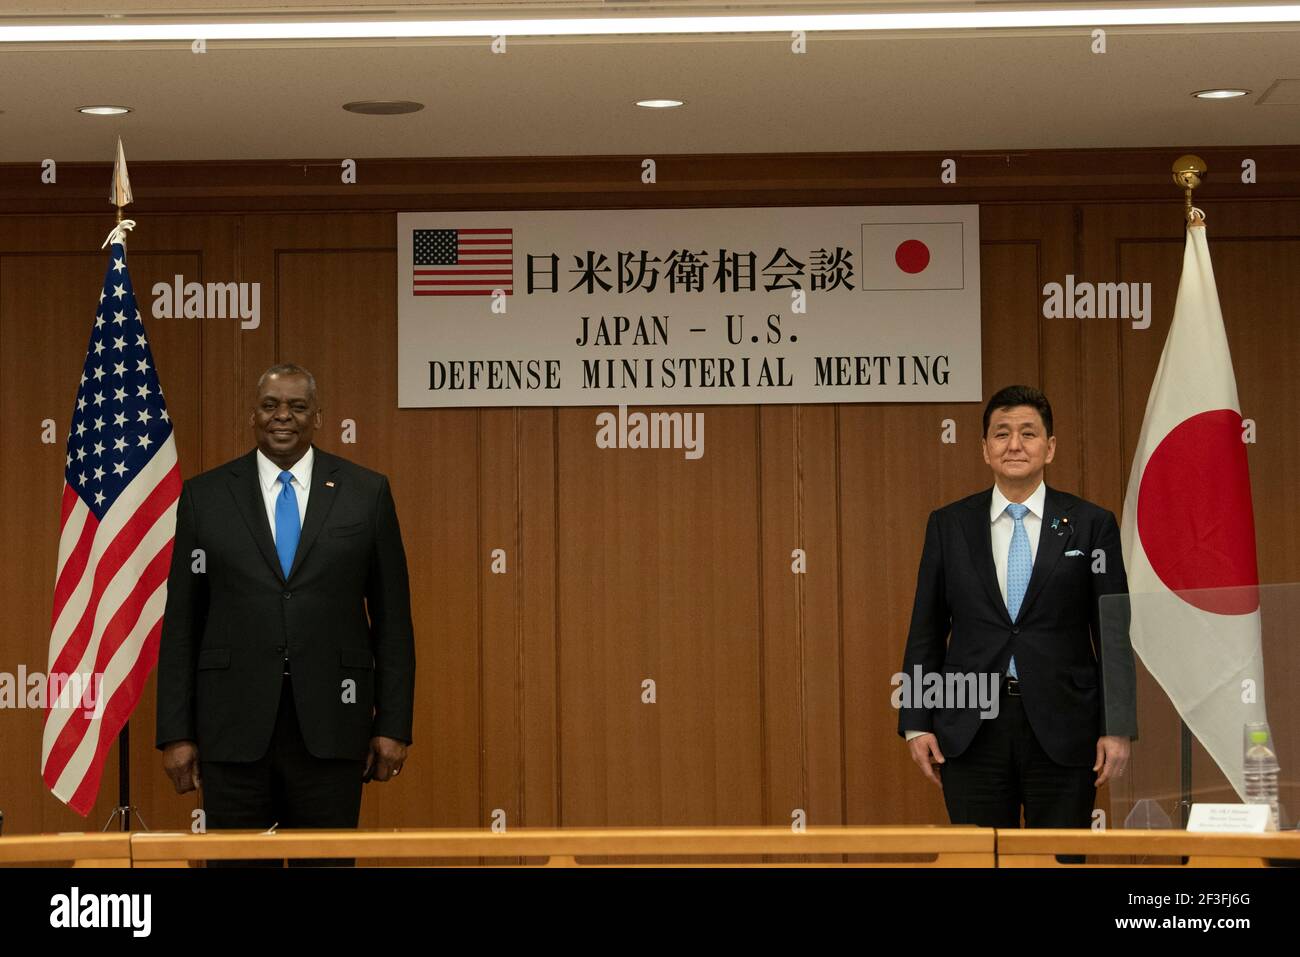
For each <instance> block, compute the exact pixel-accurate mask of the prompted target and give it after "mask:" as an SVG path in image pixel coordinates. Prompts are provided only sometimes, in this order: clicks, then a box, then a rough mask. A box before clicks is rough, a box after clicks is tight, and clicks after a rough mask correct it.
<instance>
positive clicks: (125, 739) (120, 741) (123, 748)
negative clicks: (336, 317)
mask: <svg viewBox="0 0 1300 957" xmlns="http://www.w3.org/2000/svg"><path fill="white" fill-rule="evenodd" d="M131 199H132V196H131V181H130V180H129V179H128V178H127V174H126V153H125V152H124V151H123V149H122V137H120V136H119V137H118V138H117V156H116V157H115V158H114V160H113V185H112V187H111V188H110V190H109V194H108V201H109V202H110V203H112V204H113V205H114V206H116V207H117V225H118V226H119V227H120V226H121V225H122V207H123V206H125V205H126V204H127V203H129V202H131ZM122 248H123V250H125V249H126V245H125V238H123V246H122ZM133 810H135V809H134V808H132V807H131V719H130V718H128V719H127V720H126V722H125V723H123V725H122V730H121V731H119V732H118V733H117V807H115V808H113V813H112V814H111V815H110V816H109V818H108V823H107V824H105V825H104V830H106V831H107V830H108V829H109V828H110V827H111V826H112V824H113V818H115V817H119V816H120V818H121V828H122V831H123V832H128V831H130V830H131V812H132V811H133ZM136 813H137V814H139V813H140V812H139V811H136ZM141 822H142V823H143V818H142V819H141ZM146 830H147V828H146Z"/></svg>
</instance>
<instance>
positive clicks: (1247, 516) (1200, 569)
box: [1120, 224, 1265, 798]
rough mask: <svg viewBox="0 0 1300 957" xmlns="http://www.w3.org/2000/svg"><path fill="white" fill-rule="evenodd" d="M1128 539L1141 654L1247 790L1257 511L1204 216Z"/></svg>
mask: <svg viewBox="0 0 1300 957" xmlns="http://www.w3.org/2000/svg"><path fill="white" fill-rule="evenodd" d="M1120 537H1121V539H1122V541H1123V546H1124V565H1125V568H1126V569H1127V571H1128V585H1129V594H1130V601H1131V604H1132V623H1131V625H1130V635H1131V637H1132V640H1133V649H1134V650H1135V651H1136V652H1137V653H1138V655H1139V656H1140V657H1141V658H1142V663H1143V664H1144V665H1146V667H1147V670H1148V671H1150V672H1151V674H1152V676H1153V677H1154V678H1155V679H1156V681H1158V682H1159V683H1160V686H1161V687H1162V688H1163V689H1164V690H1165V693H1166V694H1167V695H1168V696H1169V700H1170V701H1171V702H1172V703H1173V705H1174V707H1175V708H1177V709H1178V713H1179V715H1180V716H1181V717H1182V719H1183V721H1184V722H1185V723H1186V724H1187V727H1188V728H1189V729H1190V730H1191V732H1192V734H1194V735H1195V736H1196V738H1197V740H1199V741H1200V742H1201V744H1202V745H1204V746H1205V750H1206V751H1208V752H1209V753H1210V756H1211V757H1212V758H1214V760H1215V762H1216V763H1217V764H1218V765H1219V767H1220V768H1221V769H1222V771H1223V773H1224V775H1225V776H1226V777H1227V779H1228V780H1229V781H1230V782H1231V783H1232V786H1233V787H1234V788H1235V789H1236V791H1237V793H1238V794H1240V795H1242V796H1243V798H1244V796H1245V783H1244V781H1245V778H1244V771H1243V767H1242V757H1243V756H1242V729H1243V726H1244V725H1245V723H1246V722H1250V721H1263V720H1265V715H1264V663H1263V655H1262V652H1261V645H1260V616H1259V572H1258V569H1257V567H1256V563H1255V516H1254V507H1253V505H1252V502H1251V495H1250V472H1249V470H1248V469H1247V464H1246V446H1245V444H1244V443H1243V442H1242V420H1241V406H1240V405H1239V404H1238V400H1237V382H1236V379H1235V377H1234V376H1233V373H1232V357H1231V356H1230V355H1229V353H1228V337H1227V334H1226V333H1225V331H1224V327H1223V314H1222V312H1220V310H1219V293H1218V290H1217V288H1216V286H1215V282H1214V270H1213V268H1212V267H1211V265H1210V248H1209V245H1208V244H1207V243H1206V240H1205V226H1204V225H1203V224H1202V225H1193V226H1190V227H1189V228H1188V230H1187V242H1186V247H1185V251H1184V254H1183V274H1182V278H1181V279H1180V280H1179V283H1178V298H1177V300H1176V302H1175V304H1174V318H1173V323H1172V324H1171V325H1170V327H1169V336H1168V338H1167V339H1166V340H1165V349H1164V352H1163V353H1162V354H1161V356H1160V365H1159V366H1158V367H1157V369H1156V377H1155V381H1154V382H1153V383H1152V384H1151V395H1150V397H1149V398H1148V399H1147V410H1146V417H1145V418H1144V419H1143V420H1142V434H1141V435H1140V436H1139V438H1138V444H1137V451H1136V453H1135V454H1134V457H1133V471H1132V473H1131V474H1130V475H1129V483H1128V494H1127V495H1126V496H1125V497H1124V518H1123V521H1122V523H1121V525H1120Z"/></svg>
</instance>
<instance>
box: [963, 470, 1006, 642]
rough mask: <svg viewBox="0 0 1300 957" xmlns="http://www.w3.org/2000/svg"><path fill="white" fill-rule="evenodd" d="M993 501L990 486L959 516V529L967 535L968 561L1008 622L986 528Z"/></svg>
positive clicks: (991, 535) (991, 539) (999, 612)
mask: <svg viewBox="0 0 1300 957" xmlns="http://www.w3.org/2000/svg"><path fill="white" fill-rule="evenodd" d="M992 502H993V489H992V488H990V489H989V490H988V491H987V492H985V493H984V494H982V495H980V496H979V498H977V499H975V500H974V501H973V502H972V504H971V506H970V508H968V509H966V511H965V513H964V514H963V516H962V531H963V533H964V534H965V536H966V544H967V545H968V546H969V547H970V552H971V560H972V561H973V562H974V563H975V570H976V572H977V573H978V574H979V579H980V581H981V582H983V583H984V590H985V591H987V592H988V595H989V600H990V601H991V602H992V603H993V606H994V607H995V608H996V609H997V611H998V614H1000V615H1001V616H1002V617H1003V618H1005V619H1006V620H1007V622H1008V623H1010V621H1011V616H1010V615H1009V614H1007V602H1006V599H1005V598H1004V597H1003V595H1002V589H1000V588H999V587H998V571H997V568H996V567H995V566H994V565H993V533H992V531H991V529H990V527H989V526H990V522H989V506H990V505H991V504H992Z"/></svg>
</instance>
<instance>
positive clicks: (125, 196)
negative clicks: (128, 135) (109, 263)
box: [100, 136, 135, 249]
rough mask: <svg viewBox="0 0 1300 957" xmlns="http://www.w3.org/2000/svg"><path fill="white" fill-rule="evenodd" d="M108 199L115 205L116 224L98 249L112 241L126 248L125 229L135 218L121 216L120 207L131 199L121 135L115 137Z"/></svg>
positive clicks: (131, 224) (132, 224)
mask: <svg viewBox="0 0 1300 957" xmlns="http://www.w3.org/2000/svg"><path fill="white" fill-rule="evenodd" d="M108 201H109V202H110V203H112V204H113V205H114V206H116V207H117V225H116V226H114V227H113V230H112V232H110V233H109V234H108V238H107V239H105V240H104V243H103V245H102V246H100V249H103V248H104V246H108V245H111V244H112V243H121V244H122V248H123V249H125V248H126V231H127V230H128V229H131V228H133V227H134V226H135V220H133V219H126V220H124V219H123V218H122V207H123V206H125V205H126V204H127V203H130V202H132V201H133V197H132V196H131V177H129V176H128V175H127V172H126V151H125V150H123V149H122V137H120V136H119V137H118V138H117V157H116V158H115V159H114V160H113V185H112V186H111V187H109V190H108Z"/></svg>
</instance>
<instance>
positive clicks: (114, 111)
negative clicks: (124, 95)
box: [77, 106, 131, 116]
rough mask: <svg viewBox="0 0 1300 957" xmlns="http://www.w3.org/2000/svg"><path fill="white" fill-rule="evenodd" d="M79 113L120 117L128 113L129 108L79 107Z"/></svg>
mask: <svg viewBox="0 0 1300 957" xmlns="http://www.w3.org/2000/svg"><path fill="white" fill-rule="evenodd" d="M77 112H79V113H89V114H90V115H91V116H120V115H122V114H123V113H130V112H131V108H130V107H129V106H79V107H77Z"/></svg>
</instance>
